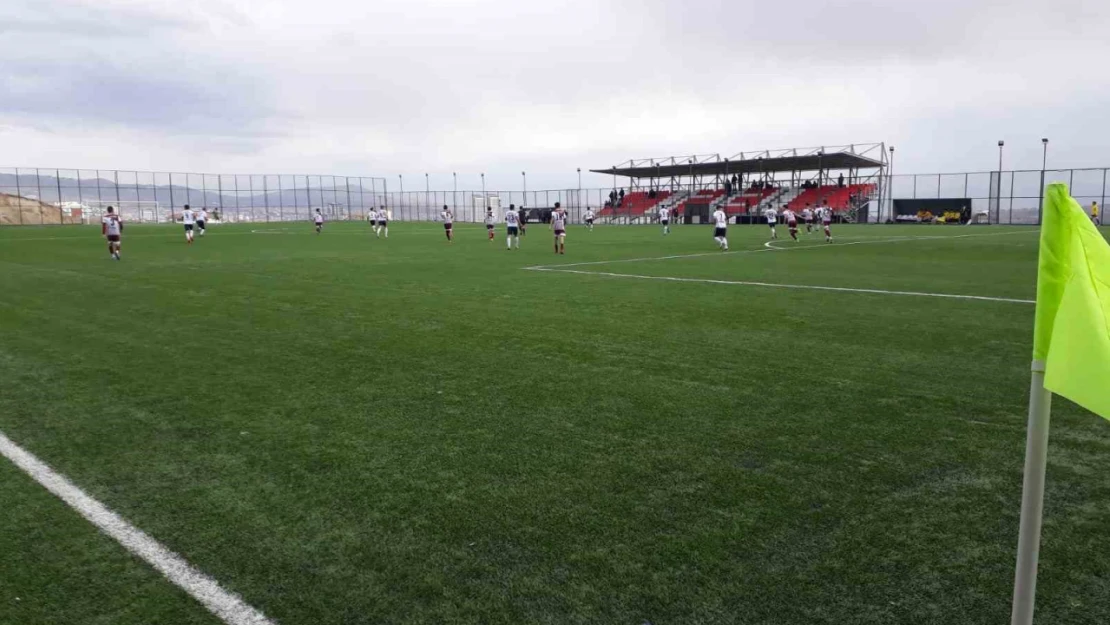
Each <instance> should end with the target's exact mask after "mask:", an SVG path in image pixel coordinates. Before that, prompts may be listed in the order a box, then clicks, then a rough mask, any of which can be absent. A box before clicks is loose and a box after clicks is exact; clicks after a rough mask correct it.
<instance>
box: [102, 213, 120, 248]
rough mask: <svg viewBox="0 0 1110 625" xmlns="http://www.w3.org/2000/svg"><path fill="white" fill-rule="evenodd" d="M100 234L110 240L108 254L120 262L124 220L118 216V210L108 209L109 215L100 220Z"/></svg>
mask: <svg viewBox="0 0 1110 625" xmlns="http://www.w3.org/2000/svg"><path fill="white" fill-rule="evenodd" d="M100 234H103V235H104V238H105V239H107V240H108V254H110V255H111V257H112V258H114V259H115V260H119V259H120V256H119V248H120V238H121V237H122V236H123V219H120V216H119V215H117V214H116V209H114V208H112V207H111V206H109V207H108V214H107V215H105V216H104V217H103V218H102V219H101V220H100Z"/></svg>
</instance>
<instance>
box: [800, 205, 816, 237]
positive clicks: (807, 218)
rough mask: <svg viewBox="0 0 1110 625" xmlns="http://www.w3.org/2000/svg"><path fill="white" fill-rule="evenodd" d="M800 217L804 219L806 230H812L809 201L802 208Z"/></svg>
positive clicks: (811, 210) (811, 211) (811, 214)
mask: <svg viewBox="0 0 1110 625" xmlns="http://www.w3.org/2000/svg"><path fill="white" fill-rule="evenodd" d="M802 219H804V220H805V221H806V232H813V209H812V208H810V207H809V202H806V207H805V208H803V209H802Z"/></svg>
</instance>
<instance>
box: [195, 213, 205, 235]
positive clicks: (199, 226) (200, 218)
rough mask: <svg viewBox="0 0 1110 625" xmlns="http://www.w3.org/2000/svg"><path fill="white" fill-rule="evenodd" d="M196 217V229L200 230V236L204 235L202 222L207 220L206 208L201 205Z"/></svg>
mask: <svg viewBox="0 0 1110 625" xmlns="http://www.w3.org/2000/svg"><path fill="white" fill-rule="evenodd" d="M196 219H197V230H198V231H199V232H200V236H204V224H205V222H207V221H208V209H206V208H204V207H203V206H201V207H200V210H198V211H197V212H196Z"/></svg>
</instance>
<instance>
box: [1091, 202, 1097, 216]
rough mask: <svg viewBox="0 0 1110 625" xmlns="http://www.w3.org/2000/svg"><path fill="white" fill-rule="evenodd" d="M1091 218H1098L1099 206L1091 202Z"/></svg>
mask: <svg viewBox="0 0 1110 625" xmlns="http://www.w3.org/2000/svg"><path fill="white" fill-rule="evenodd" d="M1091 217H1098V204H1095V203H1094V202H1091Z"/></svg>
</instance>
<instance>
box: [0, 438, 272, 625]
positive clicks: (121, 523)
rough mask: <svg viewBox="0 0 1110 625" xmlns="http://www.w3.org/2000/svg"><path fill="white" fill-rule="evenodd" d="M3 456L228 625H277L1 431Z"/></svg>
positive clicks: (1, 451)
mask: <svg viewBox="0 0 1110 625" xmlns="http://www.w3.org/2000/svg"><path fill="white" fill-rule="evenodd" d="M0 454H3V455H4V457H6V458H7V459H8V460H11V461H12V463H13V464H15V466H17V467H19V468H20V469H22V470H23V472H24V473H26V474H27V475H29V476H31V478H32V479H34V480H35V481H36V482H38V483H39V484H41V485H42V486H43V487H44V488H46V490H48V491H50V492H51V493H53V494H54V495H56V496H57V497H58V498H59V499H61V500H62V501H64V502H65V503H66V504H67V505H69V507H70V508H73V509H74V510H76V511H77V512H78V513H79V514H80V515H81V516H83V517H85V519H86V520H87V521H89V522H90V523H92V524H93V525H95V526H96V527H97V529H99V530H100V531H101V532H104V533H105V534H107V535H108V536H111V537H112V538H114V539H115V540H116V542H118V543H119V544H121V545H123V546H124V547H125V548H126V549H127V550H128V551H130V552H131V553H133V554H135V555H136V556H138V557H139V558H141V559H143V560H144V561H146V562H147V564H149V565H151V566H153V567H154V568H155V569H157V570H158V571H159V572H160V573H161V574H162V575H163V576H165V578H166V579H168V580H169V581H170V582H172V583H173V584H174V585H175V586H177V587H178V588H181V589H182V590H184V591H185V592H187V593H189V594H190V595H191V596H192V597H193V598H194V599H196V600H197V601H199V602H200V603H201V604H202V605H203V606H204V607H205V608H207V609H208V611H209V612H211V613H212V614H214V615H216V616H217V617H219V618H220V620H222V621H223V622H224V623H227V624H228V625H275V624H274V622H273V621H271V620H270V619H268V618H266V615H265V614H263V613H262V612H259V611H258V610H257V609H255V608H253V607H251V606H249V605H247V603H246V602H244V601H243V600H242V599H241V598H240V597H239V596H238V595H236V594H234V593H232V592H229V591H227V590H225V589H224V588H223V587H222V586H220V585H219V583H217V582H216V580H214V579H212V578H211V577H208V576H207V575H205V574H204V573H202V572H200V571H198V570H197V569H195V568H193V566H192V565H190V564H189V563H188V562H186V561H185V559H184V558H182V557H181V556H179V555H177V554H176V553H174V552H172V551H170V550H169V549H167V548H166V547H165V546H163V545H162V544H161V543H159V542H158V541H156V540H154V539H153V538H151V537H150V536H148V535H147V534H146V533H145V532H143V531H142V530H140V529H139V528H137V527H135V526H134V525H131V524H130V523H128V522H127V521H126V520H125V519H123V517H121V516H119V515H118V514H116V513H115V512H112V511H111V510H110V509H108V507H107V506H105V505H104V504H102V503H100V502H99V501H97V500H95V499H93V498H92V497H90V496H89V495H87V494H86V493H85V491H83V490H81V489H80V488H78V487H77V486H75V485H74V484H73V483H72V482H70V481H69V480H68V479H66V477H65V476H64V475H61V474H60V473H58V472H56V471H54V470H53V469H51V468H50V467H49V466H48V465H47V464H46V463H44V462H42V461H41V460H39V459H38V458H36V457H35V456H34V455H33V454H31V453H30V452H28V451H26V450H24V449H23V448H22V447H20V446H19V445H17V444H15V443H14V442H13V441H12V440H11V439H9V438H8V437H7V436H5V435H4V433H3V432H0Z"/></svg>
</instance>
